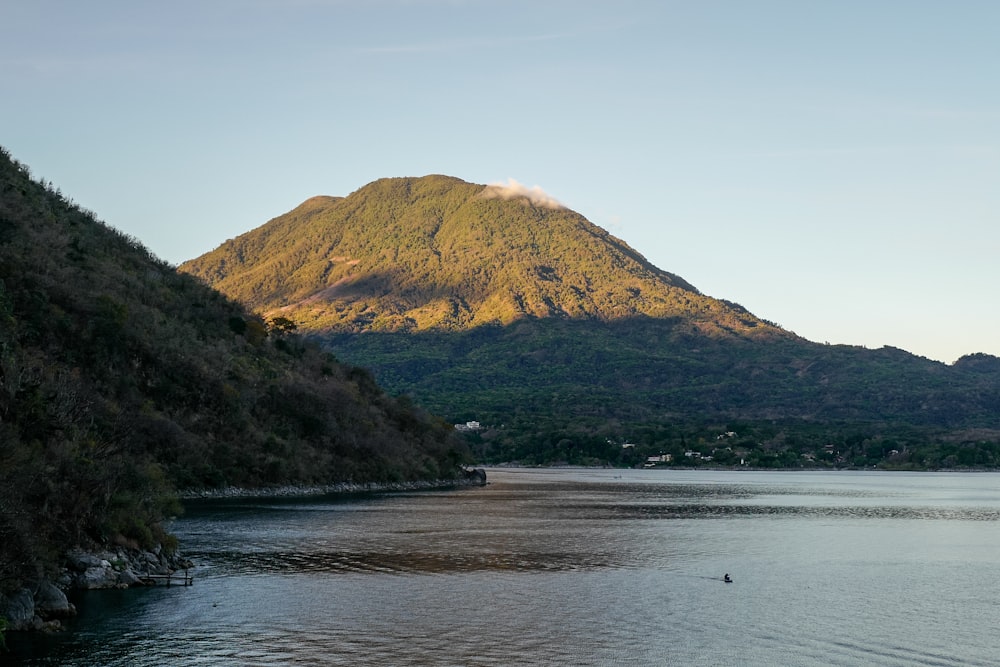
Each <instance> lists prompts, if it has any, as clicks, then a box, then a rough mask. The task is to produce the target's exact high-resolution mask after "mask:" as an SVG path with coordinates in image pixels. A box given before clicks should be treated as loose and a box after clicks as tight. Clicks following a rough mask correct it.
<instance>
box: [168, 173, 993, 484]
mask: <svg viewBox="0 0 1000 667" xmlns="http://www.w3.org/2000/svg"><path fill="white" fill-rule="evenodd" d="M484 190H485V189H484V186H481V185H475V184H470V183H465V182H463V181H460V180H458V179H454V178H449V177H445V176H428V177H424V178H397V179H384V180H380V181H376V182H374V183H371V184H369V185H367V186H365V187H363V188H361V189H360V190H358V191H357V192H355V193H353V194H351V195H350V196H348V197H346V198H341V199H337V198H331V197H317V198H313V199H310V200H309V201H307V202H305V203H304V204H302V205H301V206H299V207H298V208H296V209H295V210H293V211H291V212H290V213H288V214H286V215H283V216H280V217H278V218H275V219H274V220H271V221H270V222H268V223H267V224H265V225H263V226H262V227H260V228H258V229H256V230H253V231H251V232H248V233H247V234H244V235H242V236H240V237H239V238H237V239H234V240H232V241H228V242H227V243H225V244H223V245H222V246H220V247H219V248H217V249H216V250H214V251H213V252H210V253H208V254H206V255H204V256H203V257H200V258H198V259H195V260H192V261H190V262H188V263H186V264H184V265H182V267H181V269H182V270H184V271H188V272H190V273H192V274H194V275H197V276H199V277H201V278H202V279H204V280H205V281H207V282H208V283H210V284H212V285H213V286H215V287H217V288H219V289H220V290H222V291H224V292H225V293H227V294H228V295H230V296H231V297H233V298H235V299H238V300H240V301H242V302H244V303H246V304H249V305H250V306H251V307H253V308H257V309H260V310H262V311H265V312H270V313H272V314H275V315H280V316H282V317H286V318H288V319H290V320H292V321H294V322H295V323H296V324H297V325H298V327H299V329H298V330H299V331H300V332H301V333H302V334H303V335H304V336H306V337H309V338H311V339H314V340H316V341H317V342H319V343H321V344H322V345H324V346H325V347H326V348H327V349H329V350H331V351H333V352H334V353H335V354H336V355H337V356H338V357H340V358H342V359H345V360H349V361H351V362H352V363H356V364H360V365H363V366H365V367H367V368H370V369H371V370H372V372H373V373H374V375H375V377H376V378H377V379H378V381H379V382H380V383H381V384H382V386H384V387H385V388H386V389H387V390H388V391H390V392H391V393H394V394H401V395H408V396H411V397H412V398H413V400H414V401H415V402H417V403H419V404H421V405H424V406H425V407H427V408H428V409H429V410H431V411H433V412H435V413H436V414H442V415H447V416H448V417H449V418H450V419H451V420H452V421H454V422H464V421H467V420H477V421H480V422H482V423H483V424H489V425H492V426H494V428H491V429H488V430H486V431H484V432H482V433H477V434H472V435H470V436H468V437H469V438H470V440H471V443H472V445H473V447H474V448H475V453H476V455H477V457H478V458H479V460H481V461H485V462H502V461H522V462H528V463H537V464H544V463H555V462H566V463H583V464H588V463H610V464H614V465H636V464H642V462H644V461H645V457H646V456H652V455H659V454H660V453H661V452H662V453H664V454H666V453H672V454H674V455H675V456H674V457H673V461H672V463H673V464H675V465H702V464H707V463H711V464H726V465H728V464H732V463H734V462H735V463H739V460H743V461H744V463H748V464H752V465H757V466H765V467H773V466H781V467H788V466H801V465H810V466H828V465H829V466H854V465H857V466H867V465H876V464H877V465H883V466H896V467H912V468H928V467H956V466H994V465H996V460H995V445H996V443H997V442H1000V422H998V420H997V415H998V414H1000V359H997V358H995V357H990V356H988V355H981V354H978V355H969V356H968V357H965V358H963V359H961V360H959V361H958V362H956V363H955V364H954V365H953V366H946V365H944V364H940V363H937V362H933V361H929V360H927V359H923V358H920V357H915V356H913V355H911V354H908V353H906V352H903V351H902V350H896V349H893V348H883V349H880V350H867V349H864V348H858V347H849V346H830V345H819V344H816V343H812V342H809V341H806V340H804V339H802V338H800V337H798V336H796V335H794V334H792V333H790V332H787V331H784V330H782V329H781V328H779V327H777V326H775V325H773V324H771V323H769V322H766V321H764V320H761V319H759V318H757V317H755V316H754V315H752V314H751V313H749V312H747V311H746V310H745V309H743V308H742V307H740V306H739V305H737V304H734V303H730V302H727V301H722V300H717V299H712V298H709V297H706V296H704V295H702V294H700V293H699V292H698V291H697V290H696V289H695V288H694V287H692V286H691V285H690V284H688V283H687V282H685V281H684V280H683V279H681V278H679V277H678V276H675V275H673V274H670V273H667V272H665V271H661V270H660V269H658V268H656V267H654V266H652V265H651V264H649V263H648V262H647V261H646V260H645V259H643V258H642V256H641V255H639V253H637V252H636V251H635V250H633V249H631V248H629V247H628V246H627V245H625V244H624V243H622V242H621V241H620V240H618V239H616V238H614V237H613V236H611V235H610V234H608V233H607V232H605V231H604V230H602V229H600V228H599V227H596V226H594V225H592V224H591V223H590V222H588V221H587V220H586V219H584V218H583V217H582V216H580V215H579V214H577V213H574V212H572V211H569V210H566V209H558V210H553V209H550V208H543V207H538V206H535V205H534V204H532V203H531V202H529V201H528V200H527V199H514V200H509V201H508V200H501V199H488V198H484V197H483V193H484ZM694 250H698V249H694ZM700 251H701V252H703V253H704V255H705V256H706V258H707V257H709V256H710V255H711V251H710V249H700ZM735 422H739V423H740V424H742V426H741V427H740V428H728V427H727V426H726V425H727V424H731V423H735ZM728 431H736V432H738V433H740V442H739V443H738V444H739V446H738V447H732V446H731V445H732V444H734V443H727V446H728V447H729V449H728V450H727V449H726V448H719V447H717V446H716V445H717V443H715V441H714V438H715V436H716V435H718V433H720V432H722V433H725V432H728ZM625 440H630V441H632V442H633V443H634V444H636V445H637V446H636V447H634V448H622V447H621V443H622V442H623V441H625ZM695 450H696V451H698V452H699V456H698V457H695V456H690V457H687V456H684V454H685V452H687V451H695ZM717 450H718V451H717ZM737 452H739V453H740V456H739V458H737ZM893 452H896V453H893ZM701 455H704V456H712V457H713V458H712V461H711V462H706V461H704V460H703V459H702V458H701V457H700V456H701Z"/></svg>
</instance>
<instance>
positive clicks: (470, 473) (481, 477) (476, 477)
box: [462, 468, 486, 486]
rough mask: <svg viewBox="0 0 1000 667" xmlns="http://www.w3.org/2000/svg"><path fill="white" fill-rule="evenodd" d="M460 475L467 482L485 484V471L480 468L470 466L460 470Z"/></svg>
mask: <svg viewBox="0 0 1000 667" xmlns="http://www.w3.org/2000/svg"><path fill="white" fill-rule="evenodd" d="M462 477H463V478H464V480H465V482H466V483H468V484H475V485H478V486H486V471H485V470H483V469H482V468H472V469H467V470H463V471H462Z"/></svg>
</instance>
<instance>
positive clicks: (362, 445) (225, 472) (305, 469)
mask: <svg viewBox="0 0 1000 667" xmlns="http://www.w3.org/2000/svg"><path fill="white" fill-rule="evenodd" d="M467 456H468V453H467V449H466V447H465V445H464V444H463V443H462V442H460V441H459V440H458V439H456V438H455V436H454V434H453V432H452V428H451V426H450V425H449V424H447V423H444V422H442V421H441V420H440V419H438V418H436V417H433V416H431V415H429V414H427V413H426V412H424V411H423V410H421V409H419V408H417V407H415V406H414V405H413V404H412V403H411V402H410V401H409V400H408V399H406V398H405V397H404V398H400V399H396V398H392V397H390V396H388V395H387V394H386V393H385V392H384V391H382V389H381V388H380V387H379V386H378V385H377V384H376V382H375V381H374V379H373V378H372V376H371V374H370V373H369V372H368V371H366V370H364V369H361V368H358V367H353V366H349V365H345V364H342V363H339V362H337V361H336V360H335V359H334V358H333V357H332V356H331V355H330V354H329V353H328V352H324V351H322V350H320V349H319V348H318V347H316V346H315V345H313V344H310V343H308V342H307V341H304V340H303V339H302V338H301V337H300V336H298V335H297V334H295V333H294V331H293V330H292V327H291V326H289V323H287V322H284V321H281V320H279V321H277V322H267V321H265V320H264V319H262V318H261V317H260V316H258V315H256V314H254V313H252V312H250V311H248V310H246V309H245V308H244V307H243V306H242V305H240V304H238V303H236V302H234V301H232V300H230V299H228V298H226V297H224V296H223V295H222V294H220V293H219V292H217V291H215V290H213V289H210V288H208V287H206V286H205V285H204V284H203V283H202V282H201V281H199V280H196V279H194V278H192V277H191V276H189V275H186V274H183V273H178V272H177V271H176V270H174V268H172V267H170V266H169V265H167V264H166V263H164V262H162V261H160V260H158V259H157V258H155V257H154V256H152V255H151V254H150V253H149V251H148V250H147V249H146V248H144V247H143V246H142V245H141V244H140V243H139V242H138V241H137V240H136V239H134V238H131V237H129V236H127V235H124V234H122V233H120V232H118V231H117V230H115V229H112V228H110V227H108V226H106V225H104V224H103V223H101V222H99V221H98V220H97V219H96V218H95V217H94V215H93V214H91V213H89V212H87V211H84V210H82V209H80V208H79V207H77V206H75V205H74V204H73V203H72V202H71V201H69V200H68V199H67V198H66V197H65V196H63V195H62V193H61V192H59V191H58V190H57V189H55V188H54V187H53V186H51V185H49V184H44V183H40V182H36V181H35V180H33V179H32V178H31V177H30V172H29V170H28V168H27V167H26V166H24V165H22V164H20V163H18V162H17V161H15V160H13V159H12V158H11V156H10V155H9V154H8V153H7V152H6V151H0V510H2V511H0V593H2V592H3V591H4V589H6V588H7V585H8V584H10V583H11V582H16V581H18V580H23V579H24V578H26V577H27V578H30V577H37V576H39V575H41V574H42V572H43V571H51V570H52V569H53V568H55V567H56V566H57V565H58V562H59V558H60V554H62V553H64V552H65V550H66V549H67V548H69V547H71V546H74V545H80V546H87V545H94V544H98V545H99V544H109V543H116V544H119V545H131V546H134V547H143V548H150V547H152V545H154V544H155V543H157V542H159V543H162V544H164V545H167V546H169V545H170V543H171V539H170V537H169V536H168V535H166V534H165V533H164V531H163V529H162V526H161V523H160V522H161V520H162V519H163V518H164V517H165V516H169V514H171V513H173V512H176V511H177V510H178V506H177V502H176V495H175V492H176V491H177V490H189V491H190V490H201V489H206V488H218V487H224V486H230V485H234V486H240V487H262V486H274V485H287V484H294V485H329V484H332V483H336V482H355V483H364V482H406V481H411V480H428V479H439V478H448V479H451V478H456V477H458V476H460V474H461V470H460V464H461V463H462V462H463V461H464V460H465V459H466V458H467Z"/></svg>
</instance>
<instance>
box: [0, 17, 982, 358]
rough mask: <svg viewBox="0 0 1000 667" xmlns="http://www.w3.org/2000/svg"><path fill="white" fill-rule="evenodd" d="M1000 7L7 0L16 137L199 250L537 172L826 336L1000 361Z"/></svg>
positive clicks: (524, 180) (616, 222)
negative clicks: (412, 195) (442, 187)
mask: <svg viewBox="0 0 1000 667" xmlns="http://www.w3.org/2000/svg"><path fill="white" fill-rule="evenodd" d="M997 26H1000V2H996V1H995V0H698V1H696V2H695V1H691V0H683V1H673V0H660V1H655V0H648V1H642V0H606V1H596V0H530V1H524V0H172V1H171V2H162V1H160V2H147V1H144V0H94V1H93V2H86V3H84V2H79V1H78V0H0V145H2V146H3V147H5V148H6V149H7V150H8V151H10V153H11V154H12V155H13V157H14V158H16V159H17V160H19V161H21V162H22V163H24V164H26V165H27V166H28V167H29V168H30V169H31V172H32V174H33V175H34V176H35V177H36V178H39V179H42V178H44V179H46V180H49V181H51V182H52V183H54V184H55V185H56V186H57V187H58V188H59V189H60V190H61V191H62V192H63V193H64V194H65V195H66V196H68V197H70V198H72V199H73V200H74V201H75V202H76V203H78V204H79V205H81V206H83V207H85V208H87V209H90V210H92V211H94V212H95V213H96V215H97V217H98V218H99V219H101V220H104V221H105V222H106V223H107V224H109V225H111V226H113V227H115V228H117V229H119V230H121V231H123V232H125V233H128V234H130V235H132V236H134V237H136V238H137V239H139V240H140V241H141V242H142V243H143V244H144V245H145V246H146V247H148V248H149V249H150V250H151V251H152V252H153V253H154V254H156V255H157V256H158V257H160V258H161V259H163V260H166V261H168V262H170V263H173V264H179V263H181V262H183V261H185V260H187V259H192V258H194V257H197V256H199V255H201V254H203V253H205V252H208V251H209V250H212V249H213V248H215V247H217V246H218V245H219V244H221V243H222V242H224V241H225V240H227V239H229V238H233V237H235V236H238V235H239V234H242V233H244V232H247V231H249V230H251V229H254V228H256V227H258V226H260V225H262V224H264V223H265V222H266V221H267V220H269V219H271V218H273V217H275V216H278V215H281V214H282V213H285V212H287V211H289V210H291V209H292V208H294V207H295V206H297V205H298V204H299V203H301V202H302V201H304V200H305V199H307V198H309V197H311V196H314V195H320V194H325V195H347V194H350V193H351V192H353V191H355V190H357V189H359V188H361V187H362V186H364V185H365V184H367V183H369V182H371V181H373V180H376V179H378V178H383V177H392V176H423V175H426V174H447V175H450V176H456V177H458V178H462V179H464V180H466V181H469V182H473V183H482V184H491V183H507V184H511V183H517V184H521V185H523V186H524V187H526V188H529V189H532V190H533V191H537V192H540V193H545V195H546V196H549V197H551V198H553V199H554V200H557V201H559V202H561V203H563V204H564V205H565V206H567V207H569V208H571V209H573V210H575V211H578V212H579V213H581V214H583V215H584V216H586V217H587V218H588V219H589V220H590V221H591V222H593V223H595V224H597V225H600V226H601V227H604V228H605V229H607V230H608V231H610V232H611V233H612V234H614V235H616V236H618V237H619V238H621V239H623V240H625V241H626V242H627V243H628V244H629V245H631V246H632V247H633V248H635V249H636V250H638V251H639V252H640V253H642V254H643V255H644V256H645V257H646V258H647V259H649V260H650V261H651V262H652V263H653V264H655V265H657V266H658V267H660V268H662V269H664V270H666V271H670V272H672V273H675V274H678V275H680V276H681V277H683V278H684V279H685V280H687V281H688V282H690V283H692V284H694V285H695V286H696V287H697V288H698V289H699V290H700V291H701V292H703V293H704V294H708V295H710V296H713V297H717V298H722V299H727V300H730V301H735V302H737V303H739V304H741V305H743V306H744V307H746V308H748V309H749V310H750V311H752V312H753V313H754V314H756V315H757V316H759V317H762V318H764V319H767V320H769V321H772V322H775V323H777V324H779V325H781V326H783V327H784V328H786V329H788V330H790V331H794V332H795V333H797V334H799V335H801V336H804V337H805V338H808V339H809V340H813V341H816V342H820V343H823V342H828V343H831V344H850V345H863V346H866V347H869V348H880V347H882V346H885V345H889V346H893V347H898V348H902V349H904V350H907V351H909V352H912V353H913V354H917V355H920V356H924V357H928V358H930V359H934V360H938V361H942V362H945V363H951V362H953V361H954V360H956V359H957V358H959V357H960V356H962V355H964V354H969V353H974V352H985V353H989V354H993V355H998V356H1000V307H998V306H997V302H996V301H994V299H996V298H997V294H996V292H997V289H998V287H1000V39H997V38H996V34H997Z"/></svg>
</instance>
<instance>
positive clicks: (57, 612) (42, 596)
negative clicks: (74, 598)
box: [35, 581, 76, 621]
mask: <svg viewBox="0 0 1000 667" xmlns="http://www.w3.org/2000/svg"><path fill="white" fill-rule="evenodd" d="M35 613H36V614H38V616H40V617H41V618H42V619H43V620H46V621H51V620H53V619H57V618H70V617H72V616H76V607H75V606H73V603H71V602H70V601H69V600H68V599H67V598H66V594H65V593H63V592H62V591H61V590H59V588H57V587H56V586H55V585H54V584H53V583H52V582H49V581H43V582H42V583H41V584H39V585H38V590H36V591H35Z"/></svg>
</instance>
